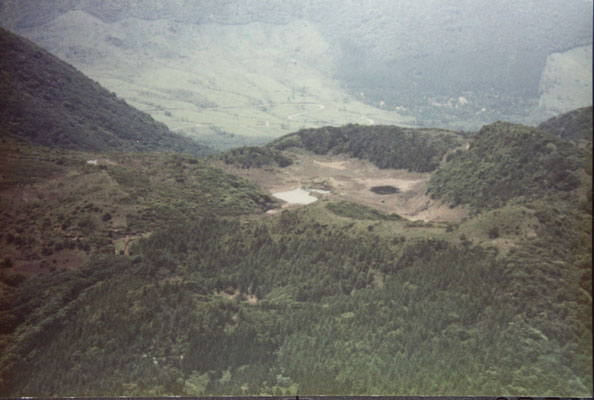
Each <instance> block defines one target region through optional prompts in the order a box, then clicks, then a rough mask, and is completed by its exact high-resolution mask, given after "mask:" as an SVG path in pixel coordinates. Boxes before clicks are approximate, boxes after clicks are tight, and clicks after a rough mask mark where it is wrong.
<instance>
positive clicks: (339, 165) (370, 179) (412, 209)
mask: <svg viewBox="0 0 594 400" xmlns="http://www.w3.org/2000/svg"><path fill="white" fill-rule="evenodd" d="M288 155H289V156H290V157H291V158H292V159H293V160H294V162H293V164H292V165H290V166H288V167H285V168H278V167H264V168H252V169H239V168H233V167H231V166H228V165H223V164H219V166H221V167H223V168H224V169H226V170H228V171H230V172H232V173H234V174H237V175H240V176H243V177H245V178H247V179H249V180H250V181H252V182H254V183H256V184H258V185H259V186H260V187H261V188H262V189H263V190H265V191H268V192H269V193H271V194H272V193H276V192H282V191H287V190H292V189H295V188H297V187H303V188H308V189H326V190H330V191H331V194H330V195H326V196H328V197H329V198H332V199H337V200H338V199H344V200H349V201H353V202H357V203H361V204H365V205H368V206H371V207H375V208H377V209H380V210H382V211H385V212H388V213H396V214H399V215H401V216H403V217H406V218H409V219H411V220H424V221H435V222H440V221H441V222H445V221H460V220H461V219H462V218H464V217H465V216H466V215H467V211H466V210H465V209H463V208H460V207H458V208H454V209H451V208H449V207H448V206H447V205H444V204H442V203H441V202H440V201H436V200H432V199H431V198H430V197H429V196H426V195H425V192H426V188H427V186H426V184H427V181H428V180H429V177H430V174H429V173H418V172H408V171H407V170H393V169H379V168H377V167H376V166H375V165H373V164H371V163H370V162H367V161H361V160H358V159H355V158H349V157H346V156H344V155H333V156H328V155H326V156H320V155H313V154H304V153H303V152H290V153H288ZM374 186H394V187H396V188H398V189H399V193H394V194H388V195H380V194H376V193H373V192H372V191H371V188H372V187H374ZM286 207H287V205H285V206H284V207H283V208H286ZM293 207H297V206H295V205H291V208H293ZM277 212H278V211H276V210H272V211H271V212H269V214H275V213H277Z"/></svg>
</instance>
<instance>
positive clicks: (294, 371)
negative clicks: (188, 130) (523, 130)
mask: <svg viewBox="0 0 594 400" xmlns="http://www.w3.org/2000/svg"><path fill="white" fill-rule="evenodd" d="M328 206H330V207H328ZM326 207H328V208H332V207H333V206H332V203H328V204H327V205H324V204H323V203H322V204H320V205H318V206H316V207H311V208H308V209H304V210H297V211H293V212H285V213H283V214H282V215H281V216H280V217H279V218H277V219H273V220H262V221H257V222H256V221H254V222H249V223H243V224H242V223H240V222H237V221H233V220H225V219H219V218H207V219H202V220H199V221H197V222H195V223H188V224H182V225H176V226H172V227H170V228H168V229H165V230H161V231H158V232H155V233H154V234H153V235H152V236H151V237H150V238H148V239H145V240H143V241H141V242H140V243H139V245H138V246H137V247H136V248H135V251H136V255H135V256H133V257H124V256H102V257H96V258H95V259H93V261H92V262H90V263H89V264H88V265H86V266H85V267H84V268H81V269H79V270H74V271H58V272H55V273H52V274H49V275H47V276H43V277H40V278H38V279H35V280H29V281H26V282H24V283H23V284H22V285H21V286H20V287H19V288H18V290H16V291H14V292H13V293H12V294H11V295H10V296H7V297H6V298H5V299H4V301H3V303H4V304H3V305H2V310H3V311H2V324H1V325H2V326H3V333H4V335H5V336H4V337H5V338H7V337H10V338H11V340H9V341H8V342H6V341H5V342H4V348H3V351H2V353H3V358H2V366H3V370H2V379H3V381H2V392H3V393H10V394H13V395H21V394H28V395H55V394H58V393H59V394H61V395H79V396H80V395H87V396H90V395H114V394H121V393H126V394H127V395H140V394H143V395H153V394H194V395H200V394H230V393H232V394H296V393H301V394H307V393H318V394H331V393H350V394H388V393H389V394H400V395H404V394H419V393H424V394H429V393H441V394H458V395H460V394H464V393H481V394H491V395H495V394H502V393H508V394H518V395H519V394H534V393H538V394H543V395H545V394H549V395H552V394H557V395H559V394H565V395H570V394H585V393H587V392H588V390H589V389H588V380H589V376H590V375H591V369H590V368H591V358H590V357H591V354H590V352H589V350H591V349H590V347H589V343H590V340H591V317H590V312H591V302H590V297H589V296H590V294H589V293H591V275H590V269H589V264H588V263H589V257H588V253H587V246H588V244H586V243H587V242H588V236H587V232H584V233H581V234H578V235H576V234H575V231H574V229H572V228H573V227H574V226H578V227H579V226H582V228H580V230H581V229H584V228H586V227H585V226H584V225H585V223H584V221H580V218H579V217H578V216H576V215H573V214H572V213H570V212H568V211H559V210H557V213H555V212H554V211H552V210H548V212H547V211H540V212H538V213H537V214H538V215H537V218H538V221H539V223H540V224H541V232H539V233H540V234H539V236H538V237H536V238H532V239H525V240H522V241H521V242H520V243H518V245H517V246H515V247H514V248H513V249H512V251H510V252H509V253H508V254H507V255H505V256H502V255H501V254H498V250H497V248H495V247H484V246H481V245H474V244H472V243H471V242H469V241H467V240H465V239H460V238H458V237H456V236H457V234H456V233H455V232H452V233H450V234H446V233H445V232H446V229H445V228H441V229H437V230H433V232H432V233H429V231H427V230H425V229H424V228H422V227H418V228H415V229H410V227H409V228H408V229H406V228H407V225H406V222H403V221H399V220H397V221H370V220H369V219H368V218H365V219H363V220H359V219H356V218H350V217H341V218H338V219H337V218H336V217H332V216H331V213H329V212H328V210H327V208H326ZM588 222H589V221H586V224H587V223H588ZM549 226H560V227H561V228H559V229H561V232H559V233H557V232H556V231H554V230H550V229H549ZM395 232H400V233H399V234H395ZM502 235H505V234H504V233H502ZM7 334H11V336H7ZM65 349H68V350H67V351H65ZM32 376H34V377H35V379H31V377H32Z"/></svg>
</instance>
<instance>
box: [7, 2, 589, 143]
mask: <svg viewBox="0 0 594 400" xmlns="http://www.w3.org/2000/svg"><path fill="white" fill-rule="evenodd" d="M591 20H592V6H591V4H590V3H589V2H588V1H584V0H570V1H565V0H546V1H535V0H527V1H522V3H521V4H518V2H514V1H512V0H497V1H490V2H485V1H479V2H477V1H469V0H464V1H460V0H447V1H440V2H434V1H431V0H422V1H416V2H414V3H411V2H409V1H404V0H398V1H394V0H370V1H366V2H365V3H363V4H362V3H361V2H358V1H337V0H324V1H319V0H315V1H314V0H307V1H303V0H299V1H297V0H292V1H282V2H281V1H264V0H255V1H250V2H247V3H246V2H245V1H227V2H225V3H224V4H221V3H220V2H216V1H210V0H208V1H207V0H203V1H176V2H168V3H167V4H165V3H163V2H160V1H157V0H150V1H145V2H142V3H139V2H135V1H100V2H95V1H78V0H77V1H74V0H60V1H57V0H54V1H48V2H45V4H44V5H39V4H38V2H32V1H10V0H5V1H3V2H2V3H1V4H0V24H2V26H4V27H6V28H9V29H13V30H14V31H16V32H18V33H20V34H22V35H24V36H26V37H28V38H29V39H31V40H33V41H35V42H36V43H38V44H40V45H41V46H43V47H44V48H46V49H48V50H49V51H51V52H53V53H54V54H56V55H58V56H59V57H61V58H62V59H65V60H66V61H68V62H70V63H72V64H73V65H75V66H76V67H77V68H79V69H80V70H82V71H83V72H85V73H86V74H87V75H89V76H91V77H92V78H93V79H96V80H98V81H99V82H101V84H103V85H105V86H106V87H108V88H109V89H110V90H113V91H115V92H116V93H118V95H119V96H121V97H123V98H124V99H126V101H128V102H129V103H130V104H133V105H134V106H136V107H138V108H140V109H142V110H145V111H147V112H149V113H151V115H152V116H153V117H154V118H155V119H157V120H159V121H162V122H164V123H166V124H167V125H168V126H169V127H171V128H172V129H176V130H177V129H179V130H182V131H185V132H186V133H188V134H191V135H194V136H196V137H199V138H201V140H203V141H205V142H208V143H210V144H213V145H218V146H225V147H226V148H228V147H229V146H230V145H231V144H232V143H233V141H234V140H235V139H236V137H237V141H238V142H239V143H242V144H248V145H249V144H260V143H262V140H263V139H264V138H266V139H270V138H275V137H279V136H282V135H284V134H287V133H290V132H294V131H296V130H299V129H301V128H316V127H321V126H324V125H333V126H338V125H345V124H348V123H358V122H362V121H376V122H377V123H378V124H390V125H394V124H396V125H399V126H404V125H407V126H439V127H446V128H450V129H466V130H476V129H479V128H480V126H482V125H483V124H486V123H491V122H493V121H496V120H505V121H514V122H521V123H530V124H534V123H536V122H537V121H542V120H543V119H545V118H548V117H550V116H551V115H554V114H558V113H560V112H566V111H569V110H570V109H573V108H576V107H580V106H588V105H590V103H591V96H590V95H589V93H590V92H591V87H592V83H591V81H592V80H591V73H590V71H591V69H592V62H591V58H592V57H591V54H592V50H591V49H592V24H591ZM81 32H82V34H81ZM588 88H590V90H589V89H588ZM320 106H323V108H321V107H320ZM290 117H291V118H290ZM231 135H234V136H231ZM250 137H251V138H257V139H258V140H259V141H258V143H256V142H251V143H250V142H249V141H248V142H246V140H249V138H250Z"/></svg>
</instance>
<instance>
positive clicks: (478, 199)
mask: <svg viewBox="0 0 594 400" xmlns="http://www.w3.org/2000/svg"><path fill="white" fill-rule="evenodd" d="M589 159H591V153H590V158H588V152H587V151H586V150H583V149H580V148H578V147H577V146H575V145H574V144H572V143H570V142H568V141H566V140H563V139H559V138H558V137H556V136H554V135H552V134H550V133H547V132H544V131H540V130H538V129H535V128H530V127H526V126H522V125H515V124H510V123H504V122H497V123H494V124H491V125H487V126H485V127H483V128H482V129H481V130H480V131H479V132H478V133H477V134H476V135H475V137H474V138H473V141H472V142H471V144H470V148H469V149H468V151H464V152H458V153H456V154H454V155H453V157H451V158H450V161H449V162H448V163H447V164H445V166H443V167H442V168H441V169H439V170H438V171H436V172H435V174H434V175H433V176H432V177H431V179H430V180H429V184H428V193H429V194H430V195H431V197H433V198H439V199H442V200H444V201H446V202H448V203H449V204H451V205H452V206H456V205H458V204H468V205H470V206H471V207H472V209H474V210H475V211H480V210H489V209H493V208H498V207H501V206H503V205H505V204H506V202H508V201H511V200H512V199H521V201H534V200H537V199H541V198H548V197H553V198H557V197H559V196H560V197H561V198H562V199H564V200H568V199H569V198H571V197H572V196H574V194H573V193H574V191H575V189H577V188H578V187H579V186H580V182H581V179H585V177H584V172H583V169H584V168H587V167H588V164H589V162H590V161H588V160H589ZM590 173H591V169H590Z"/></svg>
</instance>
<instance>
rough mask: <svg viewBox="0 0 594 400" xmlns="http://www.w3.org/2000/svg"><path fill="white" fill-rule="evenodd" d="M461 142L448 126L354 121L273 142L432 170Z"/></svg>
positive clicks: (278, 146)
mask: <svg viewBox="0 0 594 400" xmlns="http://www.w3.org/2000/svg"><path fill="white" fill-rule="evenodd" d="M460 144H462V139H461V138H460V136H458V135H457V134H456V133H454V132H450V131H445V130H430V129H404V128H399V127H396V126H381V125H377V126H362V125H352V124H351V125H346V126H343V127H340V128H335V127H324V128H319V129H303V130H300V131H299V132H296V133H292V134H290V135H287V136H283V137H282V138H280V139H277V140H275V141H274V142H272V143H271V144H270V146H271V147H273V148H275V149H277V150H284V149H287V148H291V147H297V148H304V149H306V150H309V151H312V152H313V153H315V154H329V153H332V154H347V155H349V156H351V157H355V158H359V159H361V160H367V161H371V162H372V163H373V164H375V165H376V166H377V167H379V168H392V169H408V170H409V171H415V172H430V171H433V170H435V169H436V168H437V167H438V166H439V164H440V162H441V160H442V158H443V156H444V155H445V154H446V153H447V152H448V151H449V150H451V149H454V148H455V147H458V146H460Z"/></svg>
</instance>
